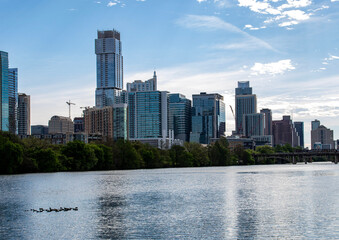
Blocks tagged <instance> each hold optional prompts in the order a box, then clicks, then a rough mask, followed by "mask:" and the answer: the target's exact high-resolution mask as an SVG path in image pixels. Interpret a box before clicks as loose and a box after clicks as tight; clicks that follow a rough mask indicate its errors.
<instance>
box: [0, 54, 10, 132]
mask: <svg viewBox="0 0 339 240" xmlns="http://www.w3.org/2000/svg"><path fill="white" fill-rule="evenodd" d="M0 101H1V104H0V130H2V131H9V103H8V53H7V52H3V51H0Z"/></svg>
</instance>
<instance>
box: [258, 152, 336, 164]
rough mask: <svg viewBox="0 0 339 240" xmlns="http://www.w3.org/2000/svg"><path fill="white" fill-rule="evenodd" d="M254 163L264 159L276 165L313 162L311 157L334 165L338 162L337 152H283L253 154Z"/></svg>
mask: <svg viewBox="0 0 339 240" xmlns="http://www.w3.org/2000/svg"><path fill="white" fill-rule="evenodd" d="M253 157H254V159H255V162H256V163H257V162H261V161H262V160H266V159H275V160H276V162H278V163H293V164H296V163H297V162H305V164H307V163H308V162H313V157H323V158H327V159H328V161H331V162H333V163H335V164H338V161H339V150H310V151H301V152H284V153H271V154H264V153H260V154H253Z"/></svg>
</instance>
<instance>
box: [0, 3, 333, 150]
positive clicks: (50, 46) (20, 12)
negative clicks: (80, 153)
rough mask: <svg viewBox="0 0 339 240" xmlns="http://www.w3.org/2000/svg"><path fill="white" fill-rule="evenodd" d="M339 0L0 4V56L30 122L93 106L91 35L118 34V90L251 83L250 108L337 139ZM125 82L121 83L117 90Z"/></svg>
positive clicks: (218, 88)
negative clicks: (317, 127) (320, 128)
mask: <svg viewBox="0 0 339 240" xmlns="http://www.w3.org/2000/svg"><path fill="white" fill-rule="evenodd" d="M338 26H339V0H317V1H315V0H167V1H166V0H97V1H92V0H58V1H56V0H30V1H22V0H0V29H1V33H0V50H1V51H6V52H8V53H9V62H10V67H17V68H18V69H19V84H18V85H19V92H24V93H26V94H29V95H31V124H32V125H35V124H43V125H48V120H49V119H50V118H51V117H52V116H54V115H62V116H68V106H67V104H66V101H68V100H71V101H72V102H74V103H75V104H76V105H74V106H72V117H76V116H81V113H82V108H81V107H86V106H93V105H94V104H95V98H94V97H95V87H96V56H95V53H94V39H95V38H96V36H97V30H111V29H116V30H118V31H119V32H120V33H121V41H122V55H123V58H124V85H125V84H126V83H127V82H132V81H134V80H147V79H149V78H151V77H152V76H153V71H154V70H156V71H157V76H158V89H159V90H162V91H165V90H166V91H169V92H171V93H178V92H179V93H182V94H184V95H186V97H187V98H190V99H191V98H192V94H197V93H200V92H208V93H220V94H222V95H223V96H224V100H225V104H226V106H227V111H226V129H227V132H226V133H227V134H230V133H231V132H232V130H234V125H235V123H234V118H233V115H232V113H231V111H230V107H229V106H230V105H231V106H232V107H233V108H234V101H235V100H234V95H235V88H236V87H237V82H238V81H250V85H251V87H253V92H254V93H255V94H256V95H257V101H258V111H259V110H260V109H261V108H270V109H272V112H273V120H280V119H282V116H283V115H291V116H292V118H293V120H294V121H304V125H305V143H306V146H310V128H311V121H312V120H314V119H319V120H320V121H321V124H322V125H325V126H326V127H328V128H330V129H332V130H334V138H335V139H339V70H338V69H339V49H338V48H339V46H338V43H339V27H338ZM125 86H126V85H125Z"/></svg>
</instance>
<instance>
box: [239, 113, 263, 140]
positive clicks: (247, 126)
mask: <svg viewBox="0 0 339 240" xmlns="http://www.w3.org/2000/svg"><path fill="white" fill-rule="evenodd" d="M243 131H244V132H243V135H244V136H246V137H252V136H263V135H264V114H262V113H252V114H245V115H244V117H243Z"/></svg>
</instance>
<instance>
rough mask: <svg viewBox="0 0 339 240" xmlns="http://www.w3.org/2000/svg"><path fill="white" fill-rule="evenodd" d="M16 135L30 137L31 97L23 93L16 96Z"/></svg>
mask: <svg viewBox="0 0 339 240" xmlns="http://www.w3.org/2000/svg"><path fill="white" fill-rule="evenodd" d="M18 134H19V135H22V136H27V135H31V97H30V96H29V95H26V94H24V93H19V94H18Z"/></svg>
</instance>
